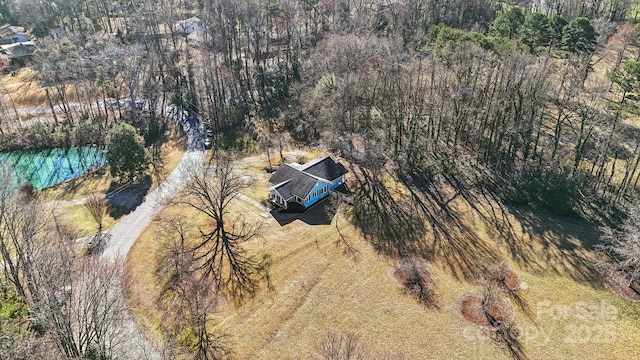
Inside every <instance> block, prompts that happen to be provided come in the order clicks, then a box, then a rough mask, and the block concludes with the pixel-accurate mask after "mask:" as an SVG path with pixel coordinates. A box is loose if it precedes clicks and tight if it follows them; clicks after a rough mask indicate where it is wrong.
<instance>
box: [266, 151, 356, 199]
mask: <svg viewBox="0 0 640 360" xmlns="http://www.w3.org/2000/svg"><path fill="white" fill-rule="evenodd" d="M347 172H348V170H347V169H346V168H345V167H344V166H343V165H342V164H340V163H336V162H335V161H333V159H332V158H330V157H326V158H324V159H320V160H318V161H312V162H309V163H307V164H305V165H302V166H300V165H298V164H282V165H280V167H279V168H278V170H277V171H276V172H274V173H273V175H272V176H271V179H269V182H270V183H272V184H274V187H273V189H275V190H277V191H278V192H279V193H280V195H282V197H283V198H285V199H288V198H290V197H291V195H295V196H297V197H299V198H303V199H304V198H306V197H307V195H308V194H309V192H310V191H311V190H312V189H313V187H314V186H315V185H316V183H317V182H318V180H327V181H333V180H335V179H337V178H339V177H340V176H342V175H344V174H346V173H347Z"/></svg>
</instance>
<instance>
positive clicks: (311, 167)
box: [302, 156, 349, 181]
mask: <svg viewBox="0 0 640 360" xmlns="http://www.w3.org/2000/svg"><path fill="white" fill-rule="evenodd" d="M302 171H304V172H306V173H307V174H311V175H313V176H317V177H319V178H323V179H326V180H329V181H333V180H335V179H337V178H339V177H340V176H342V175H344V174H346V173H348V172H349V171H348V170H347V169H346V168H345V167H344V165H342V164H341V163H336V162H335V161H333V159H332V158H331V157H329V156H327V157H326V158H324V159H322V160H320V161H318V162H314V163H308V164H305V166H304V167H303V168H302Z"/></svg>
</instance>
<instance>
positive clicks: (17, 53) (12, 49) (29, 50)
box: [0, 41, 36, 58]
mask: <svg viewBox="0 0 640 360" xmlns="http://www.w3.org/2000/svg"><path fill="white" fill-rule="evenodd" d="M0 48H1V49H2V51H4V52H6V53H7V54H10V55H12V56H13V57H15V58H18V57H22V56H28V55H31V54H33V53H34V52H35V51H36V43H34V42H33V41H25V42H21V43H14V44H7V45H0Z"/></svg>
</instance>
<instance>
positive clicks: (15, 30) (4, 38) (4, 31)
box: [0, 25, 31, 45]
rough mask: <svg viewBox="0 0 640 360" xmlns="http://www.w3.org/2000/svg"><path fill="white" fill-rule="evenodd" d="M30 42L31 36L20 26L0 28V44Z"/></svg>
mask: <svg viewBox="0 0 640 360" xmlns="http://www.w3.org/2000/svg"><path fill="white" fill-rule="evenodd" d="M30 40H31V35H29V34H27V33H26V32H25V31H24V28H23V27H22V26H13V25H4V26H1V27H0V44H1V45H5V44H15V43H21V42H27V41H30Z"/></svg>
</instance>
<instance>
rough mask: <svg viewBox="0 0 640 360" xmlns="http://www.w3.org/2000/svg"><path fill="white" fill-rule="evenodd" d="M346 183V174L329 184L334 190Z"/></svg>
mask: <svg viewBox="0 0 640 360" xmlns="http://www.w3.org/2000/svg"><path fill="white" fill-rule="evenodd" d="M342 184H344V175H342V176H340V177H339V178H337V179H335V180H334V181H333V182H332V183H331V185H330V186H329V189H331V190H333V189H335V188H337V187H338V186H340V185H342Z"/></svg>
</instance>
